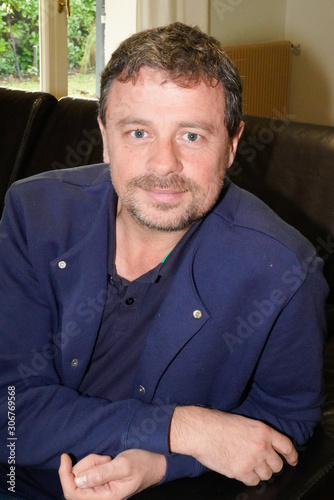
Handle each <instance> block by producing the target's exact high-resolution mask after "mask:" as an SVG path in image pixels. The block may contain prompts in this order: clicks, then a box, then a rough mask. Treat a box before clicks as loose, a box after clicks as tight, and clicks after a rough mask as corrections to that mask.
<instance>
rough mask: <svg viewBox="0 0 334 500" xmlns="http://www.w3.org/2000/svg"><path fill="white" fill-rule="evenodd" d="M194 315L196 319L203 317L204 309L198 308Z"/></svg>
mask: <svg viewBox="0 0 334 500" xmlns="http://www.w3.org/2000/svg"><path fill="white" fill-rule="evenodd" d="M193 316H194V318H195V319H200V318H201V317H202V311H199V310H198V309H196V311H194V312H193Z"/></svg>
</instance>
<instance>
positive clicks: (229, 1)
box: [210, 0, 286, 45]
mask: <svg viewBox="0 0 334 500" xmlns="http://www.w3.org/2000/svg"><path fill="white" fill-rule="evenodd" d="M210 14H211V15H210V18H211V29H210V31H211V34H212V35H213V36H214V37H216V38H218V40H219V41H220V42H221V43H222V44H223V45H233V44H238V43H252V42H263V41H269V40H284V39H285V38H284V37H285V16H286V0H211V13H210Z"/></svg>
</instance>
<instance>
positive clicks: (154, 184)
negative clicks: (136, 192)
mask: <svg viewBox="0 0 334 500" xmlns="http://www.w3.org/2000/svg"><path fill="white" fill-rule="evenodd" d="M127 187H128V188H138V187H139V188H141V189H146V190H150V189H173V190H175V191H197V190H198V186H197V184H195V183H194V182H193V181H191V180H190V179H185V178H183V177H180V176H178V175H175V174H174V175H171V176H170V177H158V176H157V175H155V174H144V175H141V176H139V177H134V178H133V179H131V180H130V181H129V182H128V184H127Z"/></svg>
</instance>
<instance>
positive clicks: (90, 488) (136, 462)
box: [59, 450, 166, 500]
mask: <svg viewBox="0 0 334 500" xmlns="http://www.w3.org/2000/svg"><path fill="white" fill-rule="evenodd" d="M165 473H166V459H165V457H164V456H163V455H158V454H156V453H151V452H148V451H144V450H127V451H123V452H122V453H120V454H119V455H118V456H117V457H116V458H115V459H114V460H112V459H111V458H110V457H107V456H101V455H88V456H87V457H85V458H83V459H82V460H80V462H78V463H77V464H76V465H75V466H74V467H73V468H72V461H71V459H70V457H69V456H68V455H66V454H64V455H62V457H61V463H60V468H59V477H60V481H61V484H62V488H63V492H64V496H65V498H66V500H82V499H85V500H100V499H101V500H102V499H103V500H125V499H126V498H129V497H131V496H132V495H134V494H135V493H139V492H140V491H142V490H143V489H145V488H148V487H149V486H152V485H154V484H156V483H158V482H159V481H161V479H162V478H163V477H164V475H165Z"/></svg>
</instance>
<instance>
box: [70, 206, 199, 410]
mask: <svg viewBox="0 0 334 500" xmlns="http://www.w3.org/2000/svg"><path fill="white" fill-rule="evenodd" d="M115 214H116V207H114V206H111V207H110V211H109V264H108V293H107V298H106V303H105V307H104V312H103V319H102V323H101V327H100V331H99V334H98V338H97V341H96V345H95V348H94V351H93V355H92V359H91V362H90V365H89V367H88V370H87V373H86V375H85V377H84V379H83V381H82V383H81V386H80V388H79V391H80V392H82V393H85V394H89V395H90V396H94V397H102V398H107V399H109V400H111V401H116V400H120V399H126V398H128V397H130V395H131V391H132V385H133V379H134V375H135V371H136V367H137V363H138V361H139V358H140V355H141V351H142V348H143V346H144V344H145V340H146V335H147V330H148V328H147V327H148V325H149V323H150V321H151V320H152V319H153V318H154V316H155V315H156V314H158V311H159V308H160V305H161V303H162V301H163V300H164V297H165V295H166V293H167V290H168V287H169V285H170V283H171V281H172V279H173V275H174V273H175V269H176V267H177V265H178V263H179V262H180V259H182V253H183V252H184V250H185V249H186V246H187V243H188V241H189V240H190V238H191V237H192V236H193V235H194V233H195V232H196V229H197V227H198V226H199V224H200V222H196V223H195V224H193V225H192V226H191V227H190V228H189V230H188V231H187V232H186V233H185V234H184V235H183V237H182V238H181V240H180V241H179V242H178V243H177V245H176V246H175V247H174V249H173V250H172V252H171V253H170V254H169V255H168V256H167V258H165V259H164V260H163V262H161V263H160V264H159V265H158V266H156V267H155V268H154V269H151V270H150V271H149V272H147V273H146V274H143V275H142V276H140V277H139V278H137V279H135V280H134V281H131V282H130V281H128V280H126V279H124V278H122V277H121V276H118V275H117V274H116V271H115V265H114V261H115ZM180 286H182V283H180Z"/></svg>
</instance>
